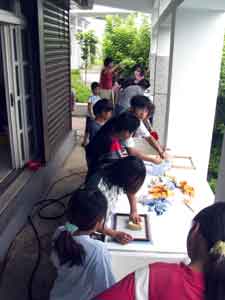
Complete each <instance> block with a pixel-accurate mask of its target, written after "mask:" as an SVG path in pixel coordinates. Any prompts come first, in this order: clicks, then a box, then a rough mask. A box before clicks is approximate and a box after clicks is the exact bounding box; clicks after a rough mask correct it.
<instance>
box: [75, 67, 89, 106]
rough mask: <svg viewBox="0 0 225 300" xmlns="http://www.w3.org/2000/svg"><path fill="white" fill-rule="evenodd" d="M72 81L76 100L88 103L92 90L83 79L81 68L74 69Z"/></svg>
mask: <svg viewBox="0 0 225 300" xmlns="http://www.w3.org/2000/svg"><path fill="white" fill-rule="evenodd" d="M71 81H72V82H71V84H72V88H73V89H74V90H75V92H76V101H77V102H81V103H87V101H88V98H89V96H90V95H91V91H90V88H89V87H87V86H86V85H85V84H84V82H83V81H82V79H81V75H80V71H79V70H72V72H71Z"/></svg>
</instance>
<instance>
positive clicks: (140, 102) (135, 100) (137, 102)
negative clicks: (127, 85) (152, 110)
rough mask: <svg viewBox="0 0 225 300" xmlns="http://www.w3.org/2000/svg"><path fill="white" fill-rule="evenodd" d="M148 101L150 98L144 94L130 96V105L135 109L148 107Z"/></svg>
mask: <svg viewBox="0 0 225 300" xmlns="http://www.w3.org/2000/svg"><path fill="white" fill-rule="evenodd" d="M149 102H150V100H149V99H148V97H146V96H142V95H137V96H134V97H132V98H131V100H130V105H131V108H133V109H135V108H140V109H144V108H147V109H148V108H149Z"/></svg>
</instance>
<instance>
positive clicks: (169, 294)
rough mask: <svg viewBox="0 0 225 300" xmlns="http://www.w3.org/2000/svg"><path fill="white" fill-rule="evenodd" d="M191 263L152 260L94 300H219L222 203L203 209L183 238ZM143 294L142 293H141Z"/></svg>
mask: <svg viewBox="0 0 225 300" xmlns="http://www.w3.org/2000/svg"><path fill="white" fill-rule="evenodd" d="M187 250H188V255H189V257H190V259H191V263H190V264H189V265H188V266H187V265H184V264H183V263H181V264H175V263H155V264H150V265H148V266H147V267H145V268H142V269H139V270H138V271H136V272H135V273H132V274H129V275H128V276H127V277H125V278H124V279H123V280H121V281H120V282H119V283H117V284H116V285H114V286H113V287H112V288H110V289H109V290H108V291H106V292H103V293H102V294H101V295H99V296H98V297H97V298H96V300H115V299H116V300H134V299H136V300H139V299H145V300H151V299H154V300H172V299H174V300H175V299H177V300H223V299H224V298H225V203H223V202H220V203H216V204H214V205H212V206H210V207H207V208H205V209H203V210H202V211H201V212H200V213H199V214H198V215H197V216H196V217H195V218H194V222H193V225H192V228H191V230H190V232H189V235H188V239H187ZM143 295H145V296H143Z"/></svg>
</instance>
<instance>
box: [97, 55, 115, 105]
mask: <svg viewBox="0 0 225 300" xmlns="http://www.w3.org/2000/svg"><path fill="white" fill-rule="evenodd" d="M119 67H120V65H116V66H114V65H113V59H112V58H111V57H107V58H106V59H105V60H104V67H103V69H102V71H101V74H100V88H101V90H100V95H101V97H102V98H106V99H108V100H113V92H112V88H113V76H114V73H115V72H116V70H117V69H118V68H119Z"/></svg>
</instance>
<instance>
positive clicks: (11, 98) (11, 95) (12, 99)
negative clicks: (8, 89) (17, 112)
mask: <svg viewBox="0 0 225 300" xmlns="http://www.w3.org/2000/svg"><path fill="white" fill-rule="evenodd" d="M10 104H11V106H14V96H13V94H10Z"/></svg>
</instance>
